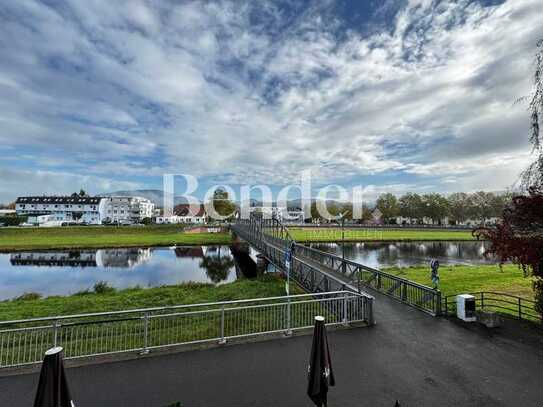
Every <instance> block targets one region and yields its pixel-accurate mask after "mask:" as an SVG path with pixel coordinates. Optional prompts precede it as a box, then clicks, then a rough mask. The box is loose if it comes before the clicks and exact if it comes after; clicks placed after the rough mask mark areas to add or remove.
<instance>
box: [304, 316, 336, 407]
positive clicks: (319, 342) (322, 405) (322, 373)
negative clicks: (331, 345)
mask: <svg viewBox="0 0 543 407" xmlns="http://www.w3.org/2000/svg"><path fill="white" fill-rule="evenodd" d="M308 376H309V383H308V386H307V395H308V396H309V398H310V399H311V400H312V401H313V403H315V405H316V406H318V407H326V406H327V405H328V397H327V396H328V387H329V386H334V385H335V379H334V373H333V371H332V362H331V360H330V350H329V349H328V338H327V337H326V327H325V326H324V317H321V316H317V317H315V329H314V331H313V345H312V346H311V356H310V359H309V368H308Z"/></svg>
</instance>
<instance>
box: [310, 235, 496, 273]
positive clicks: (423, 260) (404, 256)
mask: <svg viewBox="0 0 543 407" xmlns="http://www.w3.org/2000/svg"><path fill="white" fill-rule="evenodd" d="M311 247H315V248H317V249H320V250H323V251H326V252H329V253H334V254H336V255H338V256H341V244H336V243H319V244H312V245H311ZM487 247H488V243H487V242H478V241H466V242H397V243H379V242H370V243H367V242H366V243H346V244H345V258H347V259H350V260H353V261H356V262H359V263H362V264H365V265H367V266H370V267H376V268H383V267H408V266H413V265H420V264H428V262H429V260H430V259H431V258H433V257H435V258H437V259H438V260H439V261H440V263H441V264H485V263H494V262H495V261H494V260H493V259H487V258H485V257H484V252H485V250H486V248H487Z"/></svg>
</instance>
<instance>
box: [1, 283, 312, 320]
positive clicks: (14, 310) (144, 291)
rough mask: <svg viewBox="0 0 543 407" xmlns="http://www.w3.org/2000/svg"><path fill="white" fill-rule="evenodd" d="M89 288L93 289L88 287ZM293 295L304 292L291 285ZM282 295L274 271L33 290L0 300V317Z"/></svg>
mask: <svg viewBox="0 0 543 407" xmlns="http://www.w3.org/2000/svg"><path fill="white" fill-rule="evenodd" d="M91 290H92V288H91ZM291 293H292V294H303V291H302V290H301V289H300V288H298V287H297V286H295V284H292V285H291ZM283 295H285V281H284V280H283V279H282V278H281V277H279V276H277V275H273V274H265V275H263V276H260V277H258V278H255V279H240V280H237V281H235V282H233V283H228V284H223V285H219V286H214V285H212V284H200V283H185V284H179V285H172V286H163V287H156V288H141V287H135V288H128V289H123V290H115V289H114V288H111V287H108V286H101V287H99V288H98V289H97V292H96V291H94V290H93V291H90V290H89V291H83V292H80V293H75V294H73V295H69V296H52V297H47V298H37V296H35V295H33V294H32V293H29V294H25V295H23V296H21V297H19V298H18V299H13V300H8V301H1V302H0V320H2V321H12V320H17V319H27V318H40V317H50V316H59V315H73V314H83V313H92V312H106V311H120V310H126V309H138V308H150V307H164V306H168V305H188V304H198V303H208V302H218V301H232V300H242V299H250V298H265V297H277V296H283Z"/></svg>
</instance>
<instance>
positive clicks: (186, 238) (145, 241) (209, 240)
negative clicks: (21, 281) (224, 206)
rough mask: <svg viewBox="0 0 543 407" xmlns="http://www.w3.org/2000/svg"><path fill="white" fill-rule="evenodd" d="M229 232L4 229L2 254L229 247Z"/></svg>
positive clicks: (154, 228) (172, 228) (169, 228)
mask: <svg viewBox="0 0 543 407" xmlns="http://www.w3.org/2000/svg"><path fill="white" fill-rule="evenodd" d="M230 241H231V238H230V235H229V234H228V233H224V232H223V233H185V232H184V231H183V229H182V227H181V226H179V225H160V226H141V227H129V226H122V227H115V226H107V227H106V226H85V227H55V228H0V251H2V252H12V251H21V250H53V249H55V250H56V249H102V248H113V247H142V246H144V247H154V246H175V245H227V244H229V243H230Z"/></svg>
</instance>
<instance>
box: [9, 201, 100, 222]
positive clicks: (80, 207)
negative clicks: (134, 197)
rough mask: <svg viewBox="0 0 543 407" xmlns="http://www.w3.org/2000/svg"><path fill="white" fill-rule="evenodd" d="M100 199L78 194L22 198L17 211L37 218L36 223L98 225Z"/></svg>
mask: <svg viewBox="0 0 543 407" xmlns="http://www.w3.org/2000/svg"><path fill="white" fill-rule="evenodd" d="M100 199H101V198H96V197H88V196H79V195H77V194H74V195H72V196H31V197H20V198H17V201H16V202H15V210H16V212H17V215H26V216H29V217H35V218H36V223H39V222H40V221H42V223H43V222H49V221H53V220H54V221H61V222H76V223H88V224H94V225H96V224H100V213H99V205H100ZM46 215H54V216H53V217H54V218H55V219H52V218H50V217H46ZM57 218H58V219H57Z"/></svg>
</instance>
